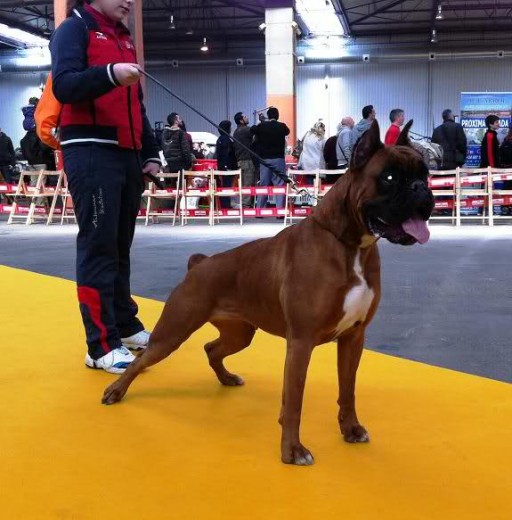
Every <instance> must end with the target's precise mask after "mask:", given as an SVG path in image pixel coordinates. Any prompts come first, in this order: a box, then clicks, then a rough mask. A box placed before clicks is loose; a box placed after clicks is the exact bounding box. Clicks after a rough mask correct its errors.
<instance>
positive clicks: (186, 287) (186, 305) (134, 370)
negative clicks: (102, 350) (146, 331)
mask: <svg viewBox="0 0 512 520" xmlns="http://www.w3.org/2000/svg"><path fill="white" fill-rule="evenodd" d="M211 307H212V305H211V303H210V301H209V298H208V297H207V296H205V294H204V293H203V292H202V291H198V290H197V287H196V286H195V284H193V283H188V282H187V281H185V282H183V283H182V284H181V285H179V286H178V287H177V288H176V289H175V290H174V291H173V293H172V294H171V296H170V297H169V299H168V300H167V303H166V304H165V307H164V310H163V312H162V315H161V316H160V319H159V320H158V323H157V324H156V326H155V330H154V331H153V333H152V334H151V337H150V340H149V345H148V348H147V349H146V350H145V351H144V352H143V353H142V354H141V355H140V356H139V357H137V358H136V359H135V360H134V361H133V362H132V363H130V365H129V367H128V368H127V369H126V372H125V373H124V374H123V375H122V376H121V377H120V378H119V379H118V380H117V381H116V382H115V383H113V384H112V385H110V386H109V387H108V388H107V389H106V390H105V392H104V394H103V399H102V403H103V404H114V403H117V402H118V401H120V400H121V399H122V398H123V396H124V395H125V393H126V391H127V390H128V387H129V386H130V384H131V383H132V382H133V380H134V379H135V378H136V377H137V376H138V375H139V374H140V373H141V372H142V371H143V370H145V369H146V368H148V367H150V366H152V365H155V364H156V363H158V362H159V361H162V360H163V359H165V358H166V357H167V356H169V355H170V354H172V353H173V352H174V351H175V350H177V349H178V348H179V347H180V346H181V344H182V343H183V342H184V341H186V340H187V339H188V338H189V337H190V336H191V334H193V333H194V332H195V331H196V330H198V329H199V328H200V327H202V326H203V325H204V324H205V323H206V322H207V321H208V318H209V316H210V312H211Z"/></svg>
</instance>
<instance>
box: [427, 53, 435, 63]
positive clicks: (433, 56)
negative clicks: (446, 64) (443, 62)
mask: <svg viewBox="0 0 512 520" xmlns="http://www.w3.org/2000/svg"><path fill="white" fill-rule="evenodd" d="M435 59H436V55H435V53H433V52H431V53H430V54H429V55H428V61H434V60H435Z"/></svg>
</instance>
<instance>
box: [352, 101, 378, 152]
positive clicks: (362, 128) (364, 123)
mask: <svg viewBox="0 0 512 520" xmlns="http://www.w3.org/2000/svg"><path fill="white" fill-rule="evenodd" d="M361 113H362V116H363V119H361V121H359V123H357V125H355V127H354V129H353V130H352V132H353V141H354V144H355V143H357V140H358V139H359V138H360V137H361V136H362V135H363V134H364V133H365V132H366V130H368V129H369V128H370V126H371V125H372V123H373V122H374V121H375V118H376V117H377V113H376V112H375V108H373V105H367V106H365V107H364V108H363V110H362V111H361Z"/></svg>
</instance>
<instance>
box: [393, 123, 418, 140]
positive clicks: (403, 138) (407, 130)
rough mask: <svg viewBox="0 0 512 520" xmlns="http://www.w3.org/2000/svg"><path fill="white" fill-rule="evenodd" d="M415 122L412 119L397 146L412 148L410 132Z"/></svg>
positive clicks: (400, 136) (405, 127) (402, 132)
mask: <svg viewBox="0 0 512 520" xmlns="http://www.w3.org/2000/svg"><path fill="white" fill-rule="evenodd" d="M413 122H414V121H413V120H412V119H411V120H410V121H409V122H408V123H407V124H406V125H405V126H404V129H403V130H402V131H401V132H400V135H399V136H398V139H397V140H396V143H395V145H396V146H411V141H410V139H409V130H410V129H411V126H412V124H413Z"/></svg>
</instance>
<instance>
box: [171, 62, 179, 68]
mask: <svg viewBox="0 0 512 520" xmlns="http://www.w3.org/2000/svg"><path fill="white" fill-rule="evenodd" d="M178 65H179V63H178V60H172V61H171V66H172V67H173V68H174V69H177V68H178Z"/></svg>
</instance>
